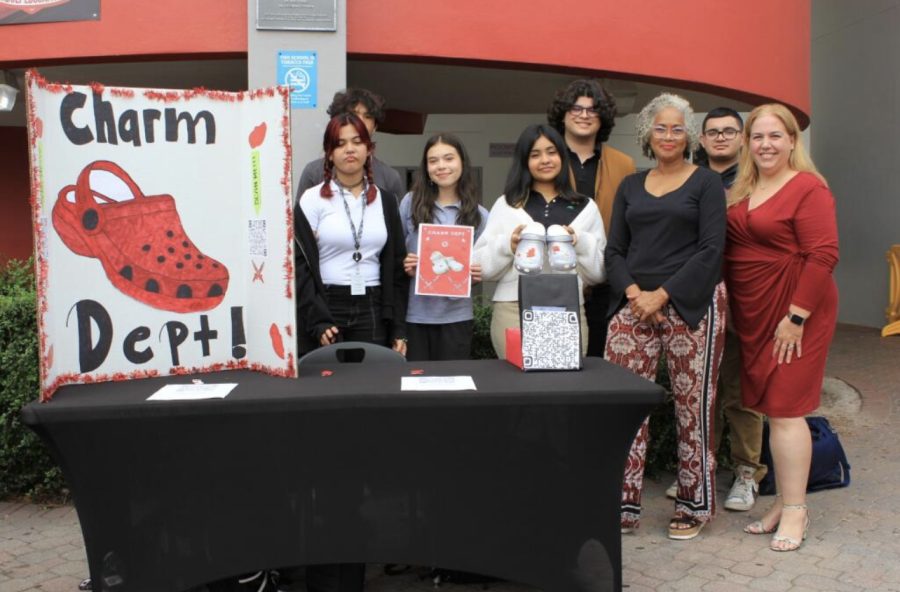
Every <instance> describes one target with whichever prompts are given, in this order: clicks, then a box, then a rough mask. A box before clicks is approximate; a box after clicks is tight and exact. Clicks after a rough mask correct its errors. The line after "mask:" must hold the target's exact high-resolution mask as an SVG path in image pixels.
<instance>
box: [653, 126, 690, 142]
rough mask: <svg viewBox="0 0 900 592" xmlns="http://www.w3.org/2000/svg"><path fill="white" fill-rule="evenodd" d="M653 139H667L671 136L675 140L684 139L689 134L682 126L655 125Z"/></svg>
mask: <svg viewBox="0 0 900 592" xmlns="http://www.w3.org/2000/svg"><path fill="white" fill-rule="evenodd" d="M652 132H653V137H654V138H665V137H666V136H668V135H671V136H672V137H673V138H675V139H678V138H683V137H684V135H685V134H686V133H687V130H685V129H684V128H683V127H681V126H680V125H673V126H672V127H666V126H664V125H655V126H653V130H652Z"/></svg>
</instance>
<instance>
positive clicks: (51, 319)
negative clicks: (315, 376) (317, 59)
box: [26, 71, 296, 400]
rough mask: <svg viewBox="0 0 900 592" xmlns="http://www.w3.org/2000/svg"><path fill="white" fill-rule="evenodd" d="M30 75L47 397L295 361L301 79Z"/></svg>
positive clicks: (279, 367) (289, 367)
mask: <svg viewBox="0 0 900 592" xmlns="http://www.w3.org/2000/svg"><path fill="white" fill-rule="evenodd" d="M26 86H27V95H26V96H27V106H26V108H27V110H28V143H29V150H30V161H31V171H30V173H31V188H32V189H31V201H32V212H33V224H34V236H35V254H36V258H35V261H36V262H35V267H36V274H37V292H38V294H37V297H38V328H39V332H40V336H39V339H40V352H41V361H40V370H41V398H42V399H43V400H48V399H49V398H50V397H51V395H52V394H53V392H54V391H55V390H56V389H57V388H58V387H59V386H62V385H64V384H69V383H79V382H97V381H107V380H125V379H130V378H142V377H149V376H161V375H170V374H187V373H196V372H208V371H215V370H223V369H233V368H249V369H254V370H260V371H265V372H268V373H270V374H274V375H278V376H296V368H295V362H294V355H295V349H296V346H295V337H294V335H295V331H296V327H295V324H296V322H295V307H294V285H293V282H294V270H293V250H292V238H293V220H292V209H291V202H292V200H291V159H290V154H291V151H290V119H289V118H290V110H289V108H288V91H287V89H284V88H281V87H278V88H270V89H264V90H255V91H249V92H239V93H231V92H218V91H208V90H203V89H197V90H186V91H180V90H157V89H139V88H114V87H104V86H102V85H100V84H93V85H91V86H73V85H68V84H56V83H50V82H48V81H46V80H44V79H43V78H42V77H41V76H40V75H39V74H37V73H36V72H34V71H30V72H28V74H27V76H26Z"/></svg>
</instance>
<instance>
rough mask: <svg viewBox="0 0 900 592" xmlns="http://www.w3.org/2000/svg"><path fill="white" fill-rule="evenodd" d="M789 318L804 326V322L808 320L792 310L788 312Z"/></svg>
mask: <svg viewBox="0 0 900 592" xmlns="http://www.w3.org/2000/svg"><path fill="white" fill-rule="evenodd" d="M787 318H788V320H789V321H790V322H792V323H794V324H795V325H797V326H798V327H802V326H803V322H804V321H806V319H805V318H803V317H801V316H800V315H798V314H794V313H792V312H789V313H788V315H787Z"/></svg>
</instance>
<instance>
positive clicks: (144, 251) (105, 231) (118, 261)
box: [53, 160, 228, 313]
mask: <svg viewBox="0 0 900 592" xmlns="http://www.w3.org/2000/svg"><path fill="white" fill-rule="evenodd" d="M92 173H99V175H98V177H99V178H98V179H95V180H94V181H98V180H105V181H113V182H115V184H116V185H117V186H119V187H120V188H121V189H126V190H127V192H130V199H123V200H121V201H116V200H114V199H112V198H110V197H108V196H107V195H104V194H102V193H100V192H99V191H97V190H96V189H95V187H97V186H98V185H99V184H98V183H95V185H94V186H93V187H92V185H91V183H92V178H91V175H92ZM110 174H111V175H112V176H113V177H114V178H112V177H110ZM103 177H105V179H104V178H103ZM103 187H104V189H105V187H106V185H105V184H104V185H103ZM73 192H74V199H72V197H71V195H70V194H72V193H73ZM53 227H54V228H55V229H56V231H57V232H58V233H59V236H60V237H61V238H62V241H63V243H65V245H66V246H67V247H68V248H69V249H71V250H72V251H73V252H75V253H77V254H78V255H82V256H84V257H93V258H95V259H99V260H100V263H101V264H102V265H103V271H104V272H106V277H107V278H109V281H110V282H111V283H112V285H113V286H115V287H116V288H117V289H118V290H119V291H120V292H122V293H124V294H127V295H128V296H131V297H132V298H135V299H137V300H139V301H141V302H143V303H144V304H147V305H148V306H152V307H153V308H158V309H162V310H169V311H173V312H180V313H184V312H198V311H203V310H209V309H211V308H214V307H216V306H217V305H218V304H219V303H220V302H222V299H223V298H224V297H225V292H226V291H227V290H228V269H227V268H226V267H225V266H224V265H223V264H222V263H220V262H219V261H216V260H215V259H213V258H211V257H209V256H207V255H205V254H204V253H202V252H201V251H200V249H198V248H197V247H196V246H195V245H194V243H193V241H191V239H190V238H188V236H187V234H185V231H184V228H183V227H182V226H181V219H180V218H179V216H178V211H177V210H176V209H175V200H174V198H173V197H172V196H171V195H146V196H145V195H144V194H143V193H142V192H141V190H140V188H139V187H138V186H137V184H136V183H135V182H134V180H132V178H131V177H130V176H129V175H128V173H126V172H125V171H124V170H122V168H121V167H120V166H119V165H117V164H115V163H114V162H110V161H106V160H98V161H95V162H92V163H90V164H89V165H87V166H86V167H84V169H83V170H82V171H81V173H80V174H79V175H78V181H77V183H76V184H75V185H67V186H66V187H63V188H62V190H61V191H60V192H59V197H58V198H57V200H56V204H55V205H54V206H53Z"/></svg>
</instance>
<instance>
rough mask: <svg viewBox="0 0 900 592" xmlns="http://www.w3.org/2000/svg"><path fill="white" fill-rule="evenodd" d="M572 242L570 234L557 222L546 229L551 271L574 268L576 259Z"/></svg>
mask: <svg viewBox="0 0 900 592" xmlns="http://www.w3.org/2000/svg"><path fill="white" fill-rule="evenodd" d="M572 242H573V241H572V235H571V234H569V231H568V230H566V229H565V228H563V227H562V226H560V225H559V224H554V225H553V226H551V227H550V228H548V229H547V250H548V251H549V254H548V256H547V258H548V259H549V261H550V269H552V270H553V271H569V270H571V269H575V265H576V263H577V262H578V261H577V259H576V257H575V247H574V246H573V245H572Z"/></svg>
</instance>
